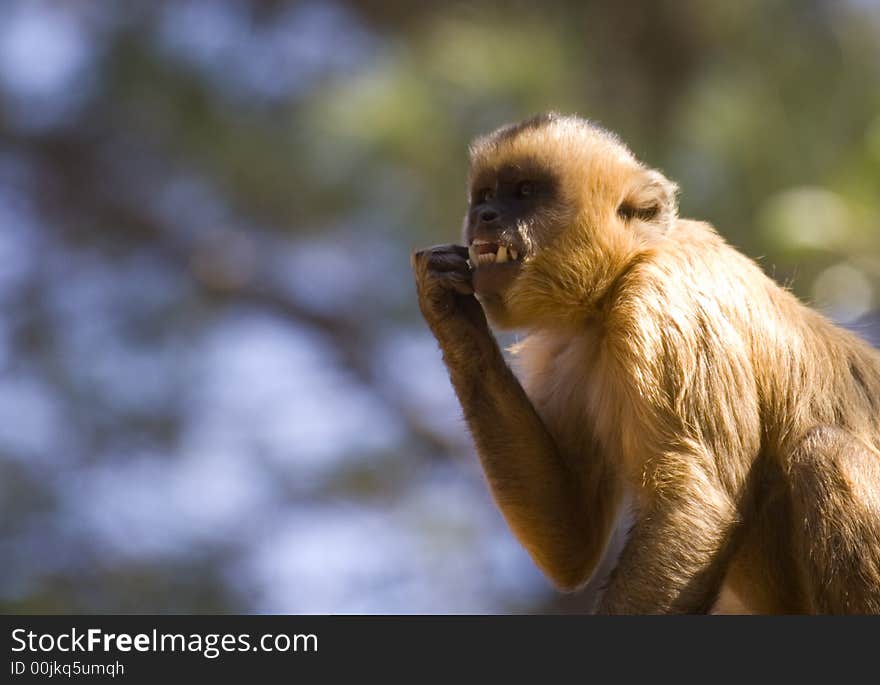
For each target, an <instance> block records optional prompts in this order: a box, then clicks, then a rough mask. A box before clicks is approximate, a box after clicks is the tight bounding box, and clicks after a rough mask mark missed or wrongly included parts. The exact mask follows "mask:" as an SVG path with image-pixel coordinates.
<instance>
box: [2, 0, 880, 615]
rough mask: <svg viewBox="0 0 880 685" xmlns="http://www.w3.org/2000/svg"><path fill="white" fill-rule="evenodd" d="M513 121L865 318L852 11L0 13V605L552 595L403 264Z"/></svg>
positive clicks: (867, 119) (481, 8)
mask: <svg viewBox="0 0 880 685" xmlns="http://www.w3.org/2000/svg"><path fill="white" fill-rule="evenodd" d="M546 109H557V110H562V111H566V112H576V113H580V114H582V115H584V116H587V117H589V118H591V119H594V120H597V121H598V122H600V123H601V124H603V125H605V126H606V127H608V128H610V129H612V130H614V131H616V132H618V133H619V134H620V135H621V136H622V138H623V139H624V140H626V141H627V142H628V143H629V144H630V146H631V147H632V149H633V150H634V151H635V153H636V154H637V155H638V156H639V157H640V158H642V159H643V160H645V161H646V162H647V163H649V164H651V165H653V166H657V167H659V168H661V169H663V170H664V171H665V172H666V173H667V175H669V176H670V177H671V178H674V179H676V180H677V181H678V182H679V184H680V185H681V187H682V197H681V205H682V211H683V213H684V214H685V215H688V216H691V217H697V218H702V219H706V220H709V221H711V222H712V223H714V224H715V225H716V226H717V227H718V228H719V230H720V231H721V233H722V234H723V235H724V236H725V237H726V238H727V239H728V240H729V241H730V242H732V243H733V244H735V245H736V246H738V247H740V248H741V249H743V250H744V251H745V252H746V253H748V254H749V255H752V256H754V257H759V258H760V261H761V264H762V266H764V268H765V269H766V270H767V271H768V272H769V273H771V274H772V275H774V277H776V278H777V279H778V280H780V281H783V282H785V283H787V284H790V285H791V287H792V288H793V289H794V290H795V291H796V292H797V293H798V294H799V295H801V296H803V297H804V298H806V299H808V300H810V301H813V302H815V303H816V304H817V305H818V306H820V307H822V308H823V309H824V310H825V311H827V312H828V313H829V315H831V316H833V317H835V318H837V319H839V320H841V321H843V322H846V323H853V324H854V325H857V326H859V325H862V323H863V322H866V321H867V322H870V320H871V319H870V312H871V311H872V310H873V309H874V308H876V305H877V297H878V286H880V192H878V190H880V5H878V4H877V3H875V2H872V1H870V0H843V1H840V2H838V1H835V0H808V1H803V0H797V1H796V0H774V1H772V2H766V1H758V0H743V1H742V2H725V1H723V0H712V1H697V0H682V1H672V0H670V1H668V2H667V1H662V2H644V3H628V2H619V3H612V2H573V1H572V2H556V1H554V2H548V3H542V4H536V3H525V2H514V3H468V4H464V3H447V2H425V3H404V2H398V1H396V0H395V1H392V2H380V1H378V0H364V1H361V2H358V1H352V2H331V3H323V2H306V3H284V2H277V1H270V0H252V1H250V2H247V1H245V0H236V1H231V2H223V3H216V2H210V1H208V0H187V1H181V2H170V1H168V2H129V3H99V2H87V1H85V0H84V1H82V2H71V3H54V2H49V1H41V0H38V1H33V2H31V1H29V0H13V1H12V2H9V3H6V4H4V5H3V7H2V8H0V303H2V305H3V306H2V308H0V512H2V516H0V550H2V556H3V558H4V559H5V560H6V561H5V563H4V564H3V568H2V570H0V607H3V608H4V610H7V611H71V610H81V611H210V610H243V611H261V610H269V611H273V610H274V611H407V610H413V611H419V610H422V611H442V610H466V611H497V610H522V611H528V610H540V609H548V608H551V607H552V606H554V605H553V602H557V600H554V599H553V597H552V594H551V593H550V592H549V591H548V590H547V588H546V586H545V585H544V584H543V582H542V581H541V580H540V579H538V578H537V576H536V575H534V572H533V571H532V570H531V567H530V565H529V562H528V560H527V559H525V557H524V555H522V553H521V551H519V550H518V549H517V548H516V547H515V545H514V544H513V543H512V542H510V540H509V535H508V533H507V532H506V531H505V529H504V527H503V524H502V523H501V522H500V521H499V520H498V518H497V515H496V514H495V513H494V509H493V508H492V505H491V502H489V501H488V498H487V496H486V495H485V492H484V491H483V489H482V484H481V483H480V479H479V475H478V472H477V470H476V468H475V466H474V463H473V458H472V456H471V455H470V452H469V447H468V443H467V438H466V436H464V435H463V434H462V426H461V423H460V421H459V420H458V419H457V418H456V415H455V407H454V401H453V400H452V399H451V396H450V394H449V389H448V384H447V382H446V381H445V377H444V376H443V371H442V369H441V368H440V367H439V360H438V359H437V357H438V355H437V354H436V351H435V350H434V347H433V344H432V343H431V341H430V339H429V338H427V337H426V336H425V334H424V330H423V328H422V326H421V325H420V322H419V321H418V317H417V313H416V310H415V308H414V301H413V293H412V288H411V284H410V274H409V267H408V252H409V250H410V249H411V248H412V247H415V246H417V245H422V244H426V243H433V242H441V241H444V242H445V241H449V240H453V239H456V237H457V235H458V230H459V229H458V226H459V225H460V218H461V215H462V213H463V210H464V206H465V196H464V173H465V165H466V147H467V142H468V140H469V139H470V138H471V137H472V136H473V135H475V134H478V133H482V132H485V131H487V130H489V129H491V128H494V127H495V126H497V125H499V124H500V123H503V122H506V121H510V120H514V119H518V118H521V117H524V116H528V115H530V114H533V113H535V112H536V111H541V110H546ZM864 330H865V331H866V333H869V332H870V331H868V329H864ZM438 397H439V398H440V399H437V398H438ZM449 456H455V457H460V458H457V459H455V460H453V461H452V462H450V461H449V460H448V459H445V457H449ZM245 484H247V485H245ZM361 525H363V526H366V527H365V528H359V527H358V526H361ZM382 535H385V536H386V537H384V538H383V537H381V536H382ZM371 536H375V537H371ZM365 538H366V539H365ZM499 541H500V542H499ZM465 558H466V559H467V560H466V561H463V559H465ZM511 569H512V570H511ZM506 574H507V575H506ZM508 576H509V577H508ZM499 578H500V580H499ZM322 583H323V584H322ZM557 608H559V609H562V610H577V609H578V608H579V607H578V602H577V598H567V599H566V600H564V601H562V600H559V601H558V606H557Z"/></svg>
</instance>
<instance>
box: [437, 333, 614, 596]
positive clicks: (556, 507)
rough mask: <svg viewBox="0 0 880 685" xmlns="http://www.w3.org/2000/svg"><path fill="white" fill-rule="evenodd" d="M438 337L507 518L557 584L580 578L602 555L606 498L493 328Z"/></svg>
mask: <svg viewBox="0 0 880 685" xmlns="http://www.w3.org/2000/svg"><path fill="white" fill-rule="evenodd" d="M438 338H439V339H440V342H441V347H443V352H444V360H445V361H446V364H447V367H448V369H449V374H450V378H451V380H452V385H453V387H454V388H455V391H456V394H457V395H458V398H459V401H460V402H461V405H462V408H463V410H464V415H465V419H466V420H467V423H468V427H469V428H470V431H471V433H472V435H473V438H474V442H475V443H476V446H477V451H478V453H479V455H480V460H481V462H482V465H483V469H484V471H485V473H486V477H487V479H488V481H489V485H490V487H491V490H492V493H493V495H494V497H495V500H496V501H497V502H498V505H499V507H500V508H501V510H502V512H503V514H504V516H505V518H506V519H507V522H508V524H509V525H510V527H511V529H512V530H513V532H514V533H515V535H516V536H517V537H518V538H519V540H520V542H522V544H523V545H524V546H525V547H526V549H527V550H528V551H529V553H530V554H531V555H532V557H533V558H534V559H535V561H536V563H537V564H538V565H539V566H540V567H541V569H542V570H543V571H544V572H545V573H546V574H547V575H548V576H549V577H550V578H551V579H552V580H553V582H554V583H555V584H557V585H558V586H560V587H561V588H566V589H571V588H574V587H576V586H578V585H580V584H581V583H582V582H584V581H585V580H586V579H587V578H588V577H589V576H590V574H591V573H592V570H593V568H594V567H595V565H596V563H597V562H598V560H599V558H600V556H601V554H602V551H603V549H604V545H605V542H606V539H607V535H608V532H609V530H610V527H611V518H612V515H613V512H611V511H610V510H611V509H612V507H611V506H609V502H608V501H607V498H604V497H600V498H598V499H597V500H595V501H589V502H588V501H585V499H586V498H585V497H584V493H583V491H582V489H581V488H582V483H581V481H580V479H579V475H578V474H577V473H575V472H573V471H572V470H571V469H570V468H569V466H568V464H567V463H566V462H565V460H564V459H563V458H562V456H561V455H560V453H559V450H558V448H557V445H556V444H555V442H554V440H553V438H552V436H551V435H550V433H549V432H548V431H547V429H546V427H545V426H544V423H543V421H542V420H541V418H540V417H539V416H538V414H537V412H536V411H535V409H534V408H533V406H532V404H531V402H530V401H529V399H528V397H527V396H526V393H525V391H524V390H523V388H522V386H521V385H520V383H519V381H518V380H517V378H516V377H515V376H514V374H513V372H512V371H511V370H510V368H509V367H508V366H507V363H506V362H505V360H504V357H503V355H502V353H501V350H500V349H499V348H498V345H497V343H496V342H495V339H494V338H493V337H492V335H491V333H489V331H488V329H487V330H485V331H483V332H480V331H474V330H470V331H465V330H461V331H458V335H457V336H454V337H453V336H448V337H447V336H443V335H441V336H438ZM444 339H445V340H444ZM453 339H455V342H452V340H453ZM603 505H604V506H603Z"/></svg>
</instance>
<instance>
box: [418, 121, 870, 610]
mask: <svg viewBox="0 0 880 685" xmlns="http://www.w3.org/2000/svg"><path fill="white" fill-rule="evenodd" d="M676 192H677V188H676V186H675V184H674V183H672V182H671V181H669V180H668V179H666V178H665V177H664V176H663V175H662V174H661V173H660V172H658V171H655V170H653V169H650V168H647V167H646V166H645V165H643V164H642V163H640V162H639V161H638V160H637V159H636V158H635V157H634V156H633V154H632V153H631V152H630V151H629V150H628V149H627V148H626V147H625V146H624V145H623V143H621V141H620V140H618V139H617V138H616V137H615V136H614V135H612V134H611V133H609V132H607V131H605V130H603V129H601V128H599V127H598V126H596V125H595V124H592V123H590V122H588V121H586V120H583V119H580V118H577V117H572V116H562V115H558V114H544V115H540V116H537V117H534V118H532V119H529V120H527V121H523V122H521V123H518V124H514V125H509V126H505V127H503V128H500V129H498V130H497V131H495V132H494V133H492V134H490V135H488V136H485V137H483V138H479V139H477V140H476V141H475V142H474V143H473V144H472V146H471V148H470V174H469V193H470V204H469V207H468V211H467V215H466V217H465V220H464V230H463V242H464V245H442V246H438V247H432V248H429V249H426V250H421V251H418V252H415V253H414V254H413V255H412V264H413V268H414V271H415V278H416V286H417V291H418V300H419V306H420V308H421V311H422V314H423V315H424V317H425V320H426V321H427V323H428V325H429V327H430V329H431V331H432V332H433V334H434V336H435V337H436V338H437V341H438V342H439V344H440V348H441V350H442V352H443V359H444V361H445V363H446V366H447V367H448V370H449V375H450V378H451V380H452V385H453V387H454V388H455V392H456V393H457V395H458V399H459V401H460V402H461V406H462V409H463V410H464V416H465V419H466V421H467V424H468V427H469V429H470V432H471V434H472V436H473V439H474V442H475V443H476V447H477V451H478V453H479V456H480V460H481V462H482V466H483V469H484V470H485V474H486V477H487V480H488V483H489V487H490V489H491V491H492V494H493V496H494V498H495V501H496V502H497V504H498V507H499V508H500V509H501V512H502V513H503V515H504V517H505V519H506V520H507V522H508V524H509V526H510V528H511V530H512V531H513V533H514V534H515V535H516V537H517V538H518V539H519V540H520V542H521V543H522V544H523V546H524V547H525V548H526V550H528V552H529V554H530V555H531V556H532V558H533V559H534V561H535V563H536V564H537V565H538V566H539V567H540V568H541V570H542V571H543V572H544V573H545V574H546V575H547V577H548V578H549V579H550V580H551V581H552V582H553V583H554V584H555V585H556V586H557V587H558V588H560V589H561V590H565V591H569V590H575V589H578V588H581V587H583V586H584V585H585V584H586V583H587V582H588V581H590V579H591V578H592V577H593V576H594V573H595V571H596V569H597V568H598V567H600V566H602V567H604V566H611V567H612V568H613V570H612V571H611V573H610V574H609V575H608V577H607V578H603V579H595V578H594V579H593V582H591V583H590V585H591V586H595V585H601V586H602V587H601V588H600V594H599V598H598V607H597V610H598V612H599V613H613V614H618V613H639V614H648V613H704V612H709V611H717V612H725V611H735V610H740V611H749V612H756V613H875V612H880V354H878V352H877V351H875V350H874V349H873V348H871V347H870V346H869V345H867V344H866V343H865V342H863V341H862V340H860V339H859V338H857V337H856V336H854V335H852V334H850V333H848V332H847V331H844V330H841V329H839V328H836V327H835V326H834V325H832V324H831V323H830V322H829V321H828V320H826V319H825V318H823V317H822V316H820V315H819V314H818V313H816V312H814V311H812V310H811V309H809V308H807V307H806V306H804V305H802V304H801V303H800V302H798V300H797V299H796V298H795V297H794V296H793V295H792V294H791V293H789V292H787V291H786V290H784V289H783V288H781V287H779V286H778V285H777V284H776V283H774V282H773V281H772V280H771V279H769V278H768V277H767V276H765V275H764V273H763V272H762V271H761V270H760V269H759V268H758V267H757V266H756V265H755V263H754V262H752V261H751V260H749V259H748V258H746V257H744V256H743V255H742V254H740V253H739V252H737V251H736V250H735V249H733V248H732V247H730V246H729V245H727V244H726V243H725V242H724V240H722V239H721V238H720V237H719V236H718V234H717V233H716V232H715V231H714V229H713V228H712V227H711V226H709V225H708V224H706V223H702V222H698V221H690V220H685V219H681V218H679V217H678V212H677V205H676ZM487 319H488V321H491V322H492V324H493V325H494V326H496V327H497V328H499V329H517V330H520V331H522V332H523V333H524V335H525V337H524V338H523V339H522V341H521V342H519V343H518V344H517V345H515V347H514V348H513V349H512V350H511V352H512V358H513V363H514V365H515V367H516V369H517V373H516V374H514V373H513V372H512V371H511V369H510V368H509V367H508V365H507V363H506V361H505V358H504V356H503V355H502V352H501V351H500V349H499V347H498V344H497V343H496V341H495V338H494V337H493V335H492V333H491V331H490V329H489V326H488V324H487ZM615 531H617V533H615ZM615 535H618V536H621V539H622V544H621V545H618V547H622V549H620V550H619V553H618V554H617V556H616V558H614V559H610V561H609V555H608V554H606V552H608V550H609V549H610V548H612V547H614V545H613V544H609V541H610V540H612V538H613V537H614V536H615ZM603 557H604V561H603ZM600 562H601V563H600Z"/></svg>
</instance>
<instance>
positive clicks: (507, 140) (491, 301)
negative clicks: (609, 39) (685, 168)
mask: <svg viewBox="0 0 880 685" xmlns="http://www.w3.org/2000/svg"><path fill="white" fill-rule="evenodd" d="M470 162H471V165H470V182H469V193H470V202H469V206H468V212H467V215H466V216H465V220H464V226H463V238H464V242H465V244H466V245H467V246H468V250H469V255H470V263H471V267H472V269H473V283H474V290H475V291H476V294H477V297H478V298H479V299H480V302H481V303H482V305H483V309H484V310H485V311H486V313H487V315H488V316H489V318H490V319H491V320H492V322H493V323H494V324H495V325H496V326H500V327H503V328H518V327H525V328H528V327H531V326H534V325H538V324H543V325H555V324H559V323H563V324H566V325H567V324H574V325H579V322H582V321H583V320H584V319H585V318H588V317H589V316H591V312H592V308H593V307H594V306H595V305H596V303H598V302H600V301H601V299H602V297H603V293H605V292H607V290H608V288H609V287H611V285H612V284H613V282H614V281H615V279H616V278H617V276H618V275H619V274H621V273H622V272H623V271H624V270H625V269H626V268H627V265H628V264H630V263H631V262H632V260H633V259H634V258H635V256H636V255H637V254H638V253H639V252H640V251H642V250H644V249H649V248H650V245H651V243H652V242H653V241H656V240H657V239H663V236H665V234H666V233H667V231H668V229H669V227H670V226H671V225H672V224H673V223H674V221H675V216H676V206H675V190H676V189H675V185H674V184H673V183H671V182H669V181H668V180H667V179H665V178H664V177H663V175H662V174H660V173H659V172H657V171H654V170H652V169H649V168H647V167H645V166H644V165H642V164H641V163H640V162H638V160H636V159H635V157H634V156H633V155H632V153H631V152H630V151H629V150H628V149H627V148H626V147H625V146H624V145H623V144H622V143H621V142H620V141H619V140H617V138H615V137H614V136H613V135H612V134H610V133H608V132H606V131H604V130H603V129H600V128H599V127H596V126H595V125H593V124H590V123H589V122H587V121H585V120H582V119H577V118H575V117H563V116H560V115H553V114H549V115H541V116H538V117H535V118H533V119H530V120H526V121H524V122H521V123H519V124H514V125H512V126H506V127H502V128H501V129H498V130H497V131H495V132H494V133H492V134H490V135H489V136H486V137H484V138H479V139H477V140H476V141H475V142H474V143H473V144H472V145H471V160H470Z"/></svg>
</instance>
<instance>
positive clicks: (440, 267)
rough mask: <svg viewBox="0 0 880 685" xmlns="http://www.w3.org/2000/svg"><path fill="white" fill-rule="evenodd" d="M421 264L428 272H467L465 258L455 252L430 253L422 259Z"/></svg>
mask: <svg viewBox="0 0 880 685" xmlns="http://www.w3.org/2000/svg"><path fill="white" fill-rule="evenodd" d="M423 264H424V266H425V268H426V269H427V270H429V271H434V272H441V273H444V272H450V271H460V272H461V273H467V272H468V264H467V258H466V257H463V256H462V255H460V254H458V253H457V252H447V251H431V252H428V253H427V254H426V255H425V257H424V258H423Z"/></svg>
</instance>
